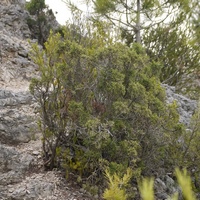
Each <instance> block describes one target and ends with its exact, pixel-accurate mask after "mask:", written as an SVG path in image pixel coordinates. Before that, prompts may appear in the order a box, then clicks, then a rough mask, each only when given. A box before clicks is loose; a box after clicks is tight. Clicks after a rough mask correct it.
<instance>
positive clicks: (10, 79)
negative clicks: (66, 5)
mask: <svg viewBox="0 0 200 200" xmlns="http://www.w3.org/2000/svg"><path fill="white" fill-rule="evenodd" d="M24 4H25V0H1V1H0V199H1V200H10V199H12V200H22V199H26V200H29V199H46V200H50V199H60V200H62V199H74V200H75V199H89V198H86V197H84V194H83V193H84V192H83V191H82V193H81V192H80V191H79V189H74V188H76V187H73V188H72V186H70V184H69V183H67V182H66V181H65V180H64V178H62V175H61V174H60V173H58V172H56V171H52V172H45V171H43V168H42V160H41V139H40V134H39V132H38V130H37V122H36V112H35V108H36V107H37V105H36V103H35V102H34V99H33V97H32V96H31V95H30V93H29V89H28V88H29V83H30V80H31V78H32V77H34V76H36V75H37V67H36V66H35V65H34V63H32V62H31V60H30V58H29V56H28V53H29V50H30V45H29V42H28V39H29V38H30V35H31V33H30V30H29V28H28V25H27V23H26V18H27V16H28V15H29V14H28V12H27V11H25V10H24ZM32 42H34V41H32ZM77 188H78V187H77Z"/></svg>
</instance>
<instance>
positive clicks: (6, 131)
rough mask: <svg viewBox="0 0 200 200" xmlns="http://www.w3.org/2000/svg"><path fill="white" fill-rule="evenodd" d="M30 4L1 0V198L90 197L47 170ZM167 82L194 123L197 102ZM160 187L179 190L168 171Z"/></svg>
mask: <svg viewBox="0 0 200 200" xmlns="http://www.w3.org/2000/svg"><path fill="white" fill-rule="evenodd" d="M24 4H25V0H1V1H0V199H1V200H11V199H12V200H22V199H25V200H35V199H38V200H39V199H41V200H42V199H43V200H44V199H46V200H51V199H52V200H53V199H54V200H57V199H59V200H66V199H71V200H73V199H74V200H75V199H80V200H84V199H85V200H86V199H90V198H89V197H87V196H86V197H85V196H84V194H82V193H83V192H82V193H81V192H79V190H78V191H77V190H74V189H73V188H72V187H71V186H70V185H69V183H67V182H66V180H64V179H63V178H62V177H61V175H60V174H59V173H58V172H55V171H53V172H45V171H43V168H42V155H41V139H40V138H41V136H40V134H39V131H38V129H37V121H36V112H35V108H36V107H37V104H36V102H35V101H34V99H33V97H32V96H31V94H30V93H29V89H28V88H29V83H30V80H31V78H32V77H34V76H37V75H38V71H37V66H35V65H34V63H33V62H32V61H31V59H30V58H29V51H30V45H29V42H28V39H29V38H30V36H31V32H30V30H29V28H28V25H27V23H26V18H27V16H29V13H28V12H27V11H25V10H24V7H25V6H24ZM32 42H34V41H33V40H32ZM164 87H165V88H166V93H167V102H168V103H171V102H172V101H173V100H177V103H178V106H179V108H178V109H179V112H180V115H181V118H180V121H181V122H182V123H184V124H186V125H188V124H189V120H190V117H191V116H192V114H193V112H194V110H195V109H196V102H195V101H192V100H190V99H187V98H185V97H183V96H181V95H178V94H176V93H175V89H174V88H173V87H169V86H167V85H164ZM169 184H171V185H170V186H169ZM155 187H157V191H158V192H157V193H156V194H157V199H160V200H161V199H166V198H165V197H168V194H169V193H172V192H173V191H174V190H176V186H175V184H174V182H173V180H172V179H171V178H170V177H168V176H164V178H157V179H156V184H155ZM167 188H168V189H167ZM169 188H171V189H169ZM169 190H170V192H169ZM91 199H94V198H91Z"/></svg>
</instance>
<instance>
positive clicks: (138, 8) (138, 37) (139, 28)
mask: <svg viewBox="0 0 200 200" xmlns="http://www.w3.org/2000/svg"><path fill="white" fill-rule="evenodd" d="M140 4H141V2H140V0H137V21H136V31H135V32H136V42H137V43H140V44H141V24H140V10H141V8H140V6H141V5H140Z"/></svg>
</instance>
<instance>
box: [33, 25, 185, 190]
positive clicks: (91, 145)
mask: <svg viewBox="0 0 200 200" xmlns="http://www.w3.org/2000/svg"><path fill="white" fill-rule="evenodd" d="M74 28H75V27H74ZM74 30H75V31H76V34H74ZM85 30H88V29H87V27H86V28H85ZM78 31H79V30H78V29H77V30H76V29H73V31H72V29H71V26H67V27H66V28H63V29H62V30H60V32H62V34H60V33H56V34H55V33H51V34H50V37H49V39H48V40H47V42H46V43H45V44H44V46H45V48H44V49H41V48H39V47H38V45H37V44H33V45H32V59H33V61H34V62H35V63H36V64H37V65H38V67H39V72H40V77H39V78H35V79H33V80H32V82H31V85H30V91H31V93H32V94H33V95H34V96H35V98H36V100H37V102H38V103H39V105H40V120H39V127H40V129H41V131H42V135H43V138H42V142H43V153H44V165H45V167H46V168H47V169H53V168H55V167H58V168H62V169H64V170H65V171H66V177H68V175H69V173H70V172H73V173H75V174H77V176H79V181H81V180H83V179H84V178H87V181H88V182H89V183H90V184H93V185H94V184H95V185H96V184H97V185H98V184H100V183H104V182H105V179H104V176H102V174H103V173H104V171H105V169H109V172H110V173H111V176H110V177H109V179H110V180H112V179H113V177H112V176H114V179H116V177H115V175H114V174H119V175H120V176H121V177H123V176H122V175H123V174H124V173H126V170H127V168H129V169H131V170H132V171H133V172H134V173H133V174H132V177H134V178H133V179H137V178H138V177H139V176H140V175H141V174H142V175H152V174H154V173H156V174H158V175H159V173H161V172H163V170H166V172H171V169H173V168H175V167H176V166H184V165H186V164H185V163H186V162H185V160H184V159H186V156H185V157H183V156H182V155H183V153H182V152H183V148H184V146H183V144H182V143H180V142H179V138H181V137H183V136H185V129H184V127H183V125H181V124H180V123H179V115H178V113H177V111H176V108H177V105H176V103H175V102H174V103H172V104H170V105H166V103H165V91H164V89H163V88H162V87H161V84H160V81H159V75H160V74H159V70H158V69H159V67H158V66H159V64H158V63H156V62H154V61H151V60H150V59H149V58H148V56H147V55H146V53H145V50H144V49H143V48H142V47H141V46H140V45H139V44H134V45H132V46H131V47H128V46H126V45H124V44H122V43H112V40H106V41H105V40H104V38H103V37H102V35H101V34H100V33H97V32H95V31H94V32H92V33H91V32H89V31H88V34H87V37H85V36H83V35H82V34H81V33H79V32H78ZM88 35H89V36H88ZM108 41H109V42H108ZM187 155H188V154H187ZM115 189H117V188H115ZM120 192H121V193H124V190H120Z"/></svg>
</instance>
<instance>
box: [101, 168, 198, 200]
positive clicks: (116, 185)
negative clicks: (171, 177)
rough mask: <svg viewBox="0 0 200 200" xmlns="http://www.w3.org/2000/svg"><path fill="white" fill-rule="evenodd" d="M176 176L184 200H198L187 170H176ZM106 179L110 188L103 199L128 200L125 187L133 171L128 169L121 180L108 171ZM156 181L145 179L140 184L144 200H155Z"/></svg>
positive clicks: (172, 199) (175, 196)
mask: <svg viewBox="0 0 200 200" xmlns="http://www.w3.org/2000/svg"><path fill="white" fill-rule="evenodd" d="M175 174H176V177H177V180H178V183H179V185H180V187H181V190H182V193H183V197H184V200H196V198H195V196H194V193H193V191H192V182H191V178H190V176H189V175H188V172H187V171H186V169H184V170H183V171H181V170H179V169H176V170H175ZM106 177H107V179H108V181H109V187H108V189H106V190H105V192H104V194H103V198H104V199H105V200H118V199H119V200H126V199H127V194H126V191H125V189H124V186H126V185H127V183H128V182H129V180H130V178H131V177H132V171H131V170H130V169H129V168H128V169H127V173H126V174H125V175H124V176H123V178H120V177H119V176H118V175H117V174H114V175H113V176H112V175H111V174H110V173H109V171H108V170H106ZM153 187H154V180H153V178H144V179H143V180H142V182H141V183H140V184H139V191H140V195H141V198H142V200H154V199H155V195H154V190H153ZM170 200H178V194H177V193H176V194H174V195H173V196H172V197H171V198H170Z"/></svg>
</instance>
